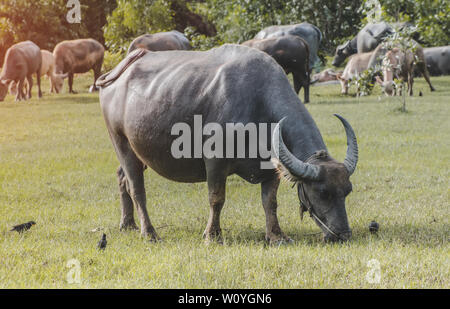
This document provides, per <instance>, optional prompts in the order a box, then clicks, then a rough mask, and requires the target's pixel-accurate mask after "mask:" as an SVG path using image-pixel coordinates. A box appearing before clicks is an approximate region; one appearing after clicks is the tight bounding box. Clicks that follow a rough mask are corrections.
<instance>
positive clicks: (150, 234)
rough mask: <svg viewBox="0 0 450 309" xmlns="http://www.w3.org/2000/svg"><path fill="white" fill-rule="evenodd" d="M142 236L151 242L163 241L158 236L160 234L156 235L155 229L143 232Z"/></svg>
mask: <svg viewBox="0 0 450 309" xmlns="http://www.w3.org/2000/svg"><path fill="white" fill-rule="evenodd" d="M141 235H142V237H144V238H146V239H148V240H149V241H150V242H160V241H162V240H161V238H160V237H159V236H158V234H157V233H156V231H155V230H154V229H153V228H151V229H149V230H147V231H142V232H141Z"/></svg>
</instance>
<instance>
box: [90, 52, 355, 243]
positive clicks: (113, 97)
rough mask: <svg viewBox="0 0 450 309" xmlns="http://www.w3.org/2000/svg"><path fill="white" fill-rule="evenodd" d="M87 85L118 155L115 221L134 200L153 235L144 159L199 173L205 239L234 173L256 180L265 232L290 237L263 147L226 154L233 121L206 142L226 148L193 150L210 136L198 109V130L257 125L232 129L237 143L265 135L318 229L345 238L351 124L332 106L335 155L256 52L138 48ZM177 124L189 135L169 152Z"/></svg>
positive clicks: (171, 170) (126, 219) (213, 232)
mask: <svg viewBox="0 0 450 309" xmlns="http://www.w3.org/2000/svg"><path fill="white" fill-rule="evenodd" d="M97 86H98V87H100V88H101V89H100V104H101V109H102V112H103V116H104V119H105V123H106V127H107V129H108V132H109V136H110V138H111V141H112V144H113V145H114V149H115V151H116V154H117V158H118V160H119V162H120V167H119V170H118V176H119V188H120V197H121V204H122V219H121V224H120V226H121V228H122V229H126V228H136V224H135V221H134V216H133V204H134V206H135V207H136V209H137V212H138V215H139V219H140V223H141V234H142V235H144V236H148V237H150V238H151V239H152V240H158V239H159V237H158V234H157V232H156V230H155V229H154V227H153V225H152V224H151V222H150V219H149V216H148V214H147V207H146V193H145V187H144V176H143V172H144V169H145V166H148V167H150V168H152V169H153V170H155V171H156V172H157V173H158V174H160V175H161V176H163V177H165V178H168V179H171V180H174V181H178V182H188V183H189V182H204V181H206V182H207V186H208V191H209V203H210V216H209V220H208V223H207V226H206V230H205V232H204V237H205V238H206V239H207V240H214V239H220V235H221V228H220V212H221V210H222V207H223V205H224V202H225V184H226V180H227V177H228V176H230V175H232V174H237V175H239V176H240V177H242V178H243V179H245V180H246V181H248V182H250V183H253V184H256V183H260V184H261V196H262V204H263V208H264V211H265V214H266V240H267V241H269V242H271V243H280V242H285V241H290V238H288V237H287V236H286V235H285V234H284V233H283V232H282V230H281V228H280V225H279V223H278V218H277V214H276V210H277V200H276V195H277V190H278V185H279V183H280V177H279V174H278V173H277V171H276V170H274V169H262V168H261V164H262V161H264V160H268V159H269V158H270V153H269V154H268V158H267V159H263V157H265V155H262V154H259V155H258V156H255V157H251V156H250V155H247V154H246V155H245V156H243V157H239V156H237V157H236V153H235V149H234V144H235V141H236V140H235V139H234V136H235V133H239V132H236V131H231V136H228V137H227V138H225V139H226V141H225V140H223V138H219V141H218V142H217V143H215V146H216V147H217V148H216V149H219V148H221V147H223V148H222V150H223V152H226V153H227V156H226V157H225V156H221V155H216V154H213V155H211V153H210V152H208V151H207V152H206V153H205V152H202V145H203V147H205V146H206V143H207V142H208V143H209V142H210V139H206V137H205V136H203V135H202V128H201V127H202V125H201V124H200V129H199V125H198V122H196V119H198V118H199V117H200V118H201V119H202V123H203V124H205V126H204V131H203V132H209V133H205V134H212V131H208V130H210V129H211V128H214V129H213V130H218V131H220V130H222V129H224V128H225V127H226V126H229V125H231V126H233V124H234V125H236V124H240V125H241V127H244V125H245V126H248V127H246V128H247V129H249V130H250V131H252V130H251V129H250V128H252V127H253V128H257V127H259V128H261V127H265V128H266V130H263V129H260V131H259V132H260V134H259V138H251V137H250V136H248V135H247V133H248V134H250V132H249V131H244V132H242V131H241V133H243V136H246V135H247V137H246V138H245V137H243V136H242V135H241V137H242V139H241V142H243V143H244V146H245V147H244V148H245V149H247V150H245V149H244V150H245V152H246V153H247V151H249V149H255V146H258V144H259V146H262V147H265V149H270V147H271V145H272V144H273V145H275V147H273V148H274V152H275V153H276V155H277V157H278V161H277V163H276V164H277V167H278V171H279V172H280V173H282V174H283V175H286V177H288V178H289V179H290V180H292V181H294V182H295V183H296V184H297V191H298V195H299V199H300V200H301V201H302V208H301V209H302V210H305V209H306V210H309V212H310V214H311V215H312V217H313V218H314V220H315V222H316V223H317V225H319V226H320V227H321V229H322V231H323V234H324V239H325V240H329V241H333V240H338V239H340V240H347V239H349V238H350V236H351V230H350V227H349V224H348V220H347V214H346V210H345V198H346V196H347V195H348V194H349V193H350V192H351V190H352V185H351V183H350V180H349V177H350V175H352V173H353V172H354V170H355V168H356V163H357V159H358V146H357V142H356V137H355V134H354V132H353V129H352V128H351V126H350V125H349V124H348V122H347V121H346V120H345V119H343V118H342V117H340V116H337V117H338V118H339V119H340V120H341V121H342V123H343V125H344V128H345V131H346V134H347V144H348V148H347V155H346V158H345V160H344V162H343V163H340V162H338V161H336V160H335V159H333V158H332V157H331V156H330V155H329V153H328V151H327V148H326V146H325V143H324V141H323V138H322V136H321V134H320V132H319V129H318V128H317V126H316V124H315V122H314V120H313V118H312V117H311V115H310V113H309V112H308V110H307V109H306V107H305V105H304V104H301V101H300V99H299V98H298V96H297V94H296V93H295V92H294V90H293V88H292V87H291V85H290V84H289V80H288V79H287V77H286V74H285V73H284V71H283V69H282V68H281V67H280V66H279V65H278V64H277V63H276V62H275V60H274V59H273V58H272V57H270V56H269V55H267V54H266V53H264V52H261V51H259V50H257V49H254V48H249V47H246V46H241V45H229V44H226V45H223V46H221V47H218V48H214V49H211V50H209V51H164V52H149V51H146V50H143V49H140V50H135V51H134V52H132V53H131V54H130V55H128V56H127V57H126V58H125V59H124V60H122V62H121V63H119V65H118V66H117V67H116V68H114V69H113V70H112V71H111V72H110V73H107V74H105V75H103V76H101V77H100V78H99V79H98V81H97ZM282 119H284V120H283V121H281V120H282ZM269 123H270V124H276V123H279V124H278V125H277V126H276V128H275V129H274V130H273V135H272V137H273V141H272V139H271V133H270V132H271V130H270V129H268V130H267V126H264V125H265V124H269ZM175 127H177V129H175ZM180 127H183V128H184V129H183V130H187V132H188V133H186V134H187V136H188V137H189V138H190V139H189V140H188V142H187V143H186V144H185V145H184V146H185V147H186V148H184V147H183V153H185V155H183V156H178V155H176V156H175V155H174V152H173V149H174V148H173V147H174V142H176V141H178V139H180V137H177V136H176V134H178V133H179V132H178V133H177V130H178V129H179V128H180ZM191 128H194V129H193V130H191ZM196 128H197V129H196ZM207 128H209V129H207ZM198 130H199V131H198ZM174 131H175V132H174ZM252 132H253V131H252ZM174 133H175V135H174ZM198 133H200V136H199V135H198ZM216 137H217V136H216ZM253 137H255V135H253ZM264 137H266V138H264ZM205 140H206V141H205ZM190 142H192V144H191V143H190ZM263 145H264V146H263ZM191 146H192V148H191ZM191 150H193V152H194V153H193V154H192V151H191ZM241 151H242V149H241ZM186 152H187V154H186ZM223 152H222V154H223ZM238 152H239V150H238ZM266 163H269V164H270V161H266Z"/></svg>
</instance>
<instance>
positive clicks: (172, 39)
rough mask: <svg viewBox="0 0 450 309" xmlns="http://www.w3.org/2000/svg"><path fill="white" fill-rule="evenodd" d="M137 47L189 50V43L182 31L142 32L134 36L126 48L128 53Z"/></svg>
mask: <svg viewBox="0 0 450 309" xmlns="http://www.w3.org/2000/svg"><path fill="white" fill-rule="evenodd" d="M137 48H144V49H148V50H151V51H163V50H190V49H191V44H190V43H189V40H188V39H187V38H186V36H185V35H184V34H183V33H181V32H179V31H176V30H173V31H169V32H159V33H154V34H143V35H141V36H139V37H137V38H135V39H134V40H133V42H131V44H130V47H129V48H128V54H129V53H131V52H132V51H133V50H135V49H137Z"/></svg>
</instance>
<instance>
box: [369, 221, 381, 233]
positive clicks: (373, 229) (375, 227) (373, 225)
mask: <svg viewBox="0 0 450 309" xmlns="http://www.w3.org/2000/svg"><path fill="white" fill-rule="evenodd" d="M379 229H380V225H379V224H378V223H377V222H375V221H372V222H370V224H369V231H370V232H371V233H372V234H375V233H376V232H378V230H379Z"/></svg>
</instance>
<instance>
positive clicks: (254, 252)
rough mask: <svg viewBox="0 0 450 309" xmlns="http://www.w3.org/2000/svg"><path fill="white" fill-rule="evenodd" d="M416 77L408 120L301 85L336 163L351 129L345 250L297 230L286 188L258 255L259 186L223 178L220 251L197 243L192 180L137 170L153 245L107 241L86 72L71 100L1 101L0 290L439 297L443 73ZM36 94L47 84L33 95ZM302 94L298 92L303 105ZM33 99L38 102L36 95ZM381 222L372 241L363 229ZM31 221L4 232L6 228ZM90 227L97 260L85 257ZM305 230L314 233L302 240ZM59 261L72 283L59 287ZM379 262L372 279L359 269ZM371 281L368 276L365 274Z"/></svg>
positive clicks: (445, 255)
mask: <svg viewBox="0 0 450 309" xmlns="http://www.w3.org/2000/svg"><path fill="white" fill-rule="evenodd" d="M432 81H433V83H434V85H435V87H436V89H437V91H436V92H434V93H430V91H429V89H428V88H427V87H426V86H425V83H424V81H423V79H417V80H416V83H415V93H416V94H418V93H419V90H421V91H422V92H423V96H422V97H419V96H414V97H412V98H408V103H407V108H408V112H407V113H401V112H400V111H399V110H398V108H399V107H400V105H401V103H400V101H399V99H398V98H386V97H384V96H381V95H380V92H379V89H378V87H377V89H376V90H375V92H374V94H373V95H372V96H370V97H365V98H360V99H358V98H356V97H352V96H341V95H340V94H339V93H340V89H339V86H338V85H331V86H319V87H313V88H312V96H311V102H312V103H311V104H309V105H308V106H307V108H308V109H309V111H310V112H311V113H312V115H313V117H314V119H315V120H316V122H317V123H318V126H319V128H320V129H321V132H322V134H323V136H324V138H325V141H326V143H327V145H328V148H329V150H330V152H331V153H332V154H333V155H334V156H335V157H336V158H339V159H343V157H344V156H345V150H346V141H345V133H344V130H343V128H342V126H341V124H340V123H339V121H338V120H337V119H335V118H334V117H333V116H332V114H333V113H339V114H341V115H343V116H345V117H346V118H347V119H348V120H349V121H350V123H351V124H352V125H353V127H354V128H355V131H356V133H357V136H358V140H359V145H360V163H359V165H358V168H357V170H356V172H355V174H354V175H353V176H352V182H353V185H354V192H353V193H352V194H351V195H350V196H349V198H348V199H347V211H348V216H349V221H350V225H351V227H352V229H353V232H354V237H353V239H352V241H351V242H348V243H345V244H323V243H322V242H321V239H320V237H319V236H318V235H314V233H316V232H318V231H319V228H318V227H317V226H316V225H315V224H314V223H313V222H312V220H311V219H310V218H309V217H306V218H305V219H304V220H303V222H300V218H299V214H298V204H299V203H298V199H297V196H296V192H295V190H293V189H291V188H290V186H289V185H287V184H283V185H282V186H281V188H280V191H279V195H278V199H279V204H280V207H279V219H280V223H281V225H282V228H283V229H284V231H285V232H286V233H287V234H288V235H290V236H291V237H292V238H293V239H295V241H296V242H295V244H294V245H291V246H285V247H279V248H274V247H266V246H264V241H263V238H264V227H265V217H264V212H263V209H262V206H261V201H260V187H259V186H256V185H250V184H248V183H245V182H244V181H243V180H242V179H240V178H238V177H231V178H230V179H229V181H228V185H227V202H226V204H225V208H224V211H223V216H222V228H223V229H224V237H225V244H224V245H215V244H212V245H209V246H206V245H205V244H204V243H203V240H202V238H201V234H202V232H203V230H204V228H205V225H206V221H207V216H208V211H209V206H208V204H207V190H206V185H205V184H204V183H200V184H180V183H175V182H170V181H168V180H166V179H163V178H161V177H159V176H157V175H156V174H155V173H154V172H153V171H147V172H146V188H147V193H148V201H149V203H148V204H149V205H148V207H149V213H150V218H151V219H152V221H153V223H154V224H155V226H156V227H157V228H158V232H159V234H160V236H162V237H163V238H164V240H165V241H164V242H162V243H158V244H151V243H148V242H147V241H145V240H143V239H141V238H140V236H139V234H138V233H137V232H119V230H118V223H119V217H120V209H119V196H118V190H117V183H116V178H115V170H116V167H117V165H118V163H117V159H116V157H115V153H114V151H113V148H112V146H111V144H110V141H109V139H108V136H107V132H106V129H105V126H104V122H103V119H102V116H101V114H100V107H99V103H98V98H97V94H88V93H87V89H88V85H89V83H90V82H91V77H90V76H84V77H78V78H77V79H76V87H75V89H76V90H78V91H80V94H78V95H68V94H62V95H49V94H48V91H47V92H46V93H45V95H44V98H43V99H41V100H37V99H36V98H34V99H32V100H31V101H27V102H20V103H14V102H13V98H12V97H11V96H8V97H7V100H6V102H4V103H0V260H1V262H0V287H3V288H78V287H81V288H119V287H120V288H306V287H308V288H422V287H424V288H450V276H449V269H450V265H449V257H450V255H449V252H450V251H449V236H450V229H449V162H450V158H449V156H450V145H449V140H450V127H449V126H450V125H449V116H450V113H449V112H450V105H449V98H450V87H449V86H450V77H439V78H433V79H432ZM47 89H48V84H47V83H46V84H45V87H44V90H47ZM302 96H303V94H302V93H301V97H302ZM35 97H36V95H35ZM372 219H375V220H376V221H378V222H379V223H380V232H379V234H378V236H375V235H371V234H370V233H369V232H368V228H367V226H368V224H369V222H370V221H371V220H372ZM28 220H34V221H36V222H37V225H36V226H34V227H33V228H32V230H31V231H28V232H25V233H23V234H21V235H20V234H17V233H10V232H8V229H9V228H10V227H11V226H12V225H14V224H17V223H22V222H26V221H28ZM98 227H101V228H103V229H104V230H105V231H106V233H107V234H108V241H109V243H108V247H107V249H106V251H105V252H98V251H97V250H96V243H97V241H98V240H99V239H100V233H99V232H96V233H93V232H91V230H92V229H95V228H98ZM311 234H313V235H311ZM70 259H77V260H78V261H79V262H80V269H81V283H79V284H76V283H75V284H69V283H68V282H67V280H66V278H67V274H68V272H69V271H71V268H68V267H67V262H68V261H69V260H70ZM372 259H376V260H377V261H378V262H379V264H380V282H379V283H370V282H369V281H368V280H367V279H366V275H367V274H369V277H370V275H371V274H373V272H372V270H373V268H371V267H369V266H368V262H369V261H370V260H372ZM375 272H376V270H375Z"/></svg>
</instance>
